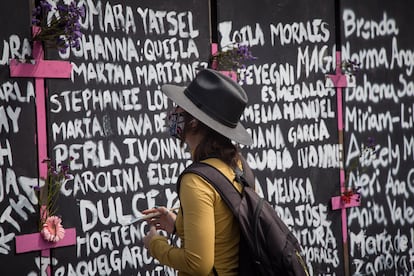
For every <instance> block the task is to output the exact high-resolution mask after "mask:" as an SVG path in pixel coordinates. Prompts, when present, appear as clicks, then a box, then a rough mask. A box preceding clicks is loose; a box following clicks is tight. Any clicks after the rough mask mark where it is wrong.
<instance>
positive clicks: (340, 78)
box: [326, 51, 360, 276]
mask: <svg viewBox="0 0 414 276" xmlns="http://www.w3.org/2000/svg"><path fill="white" fill-rule="evenodd" d="M341 63H342V62H341V52H340V51H337V52H336V71H335V73H336V74H335V75H328V78H327V81H331V82H332V83H329V82H328V83H327V85H326V86H330V87H336V100H337V101H336V102H337V114H338V140H339V159H340V160H339V162H340V163H339V165H340V169H339V181H340V188H341V194H343V193H345V191H346V188H345V169H344V167H345V166H344V153H343V149H344V127H343V115H342V113H343V108H342V88H344V87H352V86H354V85H355V78H354V77H353V76H349V75H344V74H342V70H341ZM359 199H360V196H359V195H358V194H354V195H352V196H351V197H349V198H348V200H347V202H344V201H343V199H342V197H341V196H335V197H332V199H331V203H332V209H333V210H338V209H341V216H342V241H343V245H344V261H345V265H344V267H345V275H346V276H348V275H349V257H348V227H347V215H346V208H349V207H355V206H359V205H360V201H359Z"/></svg>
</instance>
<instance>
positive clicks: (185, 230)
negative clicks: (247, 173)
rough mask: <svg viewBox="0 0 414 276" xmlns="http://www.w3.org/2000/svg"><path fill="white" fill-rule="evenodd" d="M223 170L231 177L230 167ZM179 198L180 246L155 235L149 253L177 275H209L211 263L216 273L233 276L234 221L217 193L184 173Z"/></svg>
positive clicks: (236, 238)
mask: <svg viewBox="0 0 414 276" xmlns="http://www.w3.org/2000/svg"><path fill="white" fill-rule="evenodd" d="M220 164H221V163H218V164H214V165H216V166H217V165H220ZM224 168H226V166H224ZM226 172H227V174H228V175H229V178H230V177H232V175H231V173H232V171H231V170H228V171H225V173H226ZM233 177H234V175H233ZM180 201H181V210H180V211H179V213H178V216H177V221H176V227H177V234H178V235H179V236H180V238H181V242H182V244H181V248H177V247H174V246H172V245H170V244H169V243H168V240H167V239H166V238H165V237H161V236H156V237H154V238H153V239H152V240H151V242H150V253H151V255H152V256H154V257H155V258H157V259H158V260H159V261H160V263H161V264H164V265H167V266H170V267H173V268H174V269H177V270H178V271H179V275H180V276H184V275H185V276H187V275H213V273H212V269H213V266H214V267H215V268H216V269H217V271H218V272H219V274H220V275H237V266H238V242H239V228H238V223H237V221H236V220H235V219H234V217H233V215H232V213H231V211H230V210H229V209H228V208H227V206H226V205H225V203H224V202H223V201H222V199H221V197H220V195H219V194H218V192H217V191H216V190H215V189H214V188H213V187H212V186H211V185H210V184H209V183H208V182H206V181H205V180H204V179H202V178H201V177H199V176H198V175H195V174H192V173H188V174H185V175H184V176H183V177H182V179H181V187H180Z"/></svg>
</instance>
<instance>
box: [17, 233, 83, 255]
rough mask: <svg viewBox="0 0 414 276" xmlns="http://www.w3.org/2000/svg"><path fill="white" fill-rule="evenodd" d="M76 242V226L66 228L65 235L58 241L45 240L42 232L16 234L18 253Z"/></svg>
mask: <svg viewBox="0 0 414 276" xmlns="http://www.w3.org/2000/svg"><path fill="white" fill-rule="evenodd" d="M74 244H76V228H68V229H65V237H64V238H63V239H62V240H60V241H58V242H48V241H45V240H44V239H43V237H42V235H41V234H40V233H32V234H27V235H20V236H16V253H25V252H31V251H39V250H42V251H43V250H49V249H52V248H59V247H64V246H70V245H74ZM42 256H43V255H42Z"/></svg>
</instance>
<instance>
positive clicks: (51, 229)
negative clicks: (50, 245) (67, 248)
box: [40, 216, 65, 242]
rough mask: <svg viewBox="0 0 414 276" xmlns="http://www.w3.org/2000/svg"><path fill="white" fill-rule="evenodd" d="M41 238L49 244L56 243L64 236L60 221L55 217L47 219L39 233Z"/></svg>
mask: <svg viewBox="0 0 414 276" xmlns="http://www.w3.org/2000/svg"><path fill="white" fill-rule="evenodd" d="M40 233H41V234H42V236H43V238H44V239H45V240H47V241H50V242H58V241H60V240H61V239H63V237H64V236H65V229H64V228H63V226H62V220H61V219H60V218H59V217H57V216H51V217H48V218H47V219H46V221H45V223H44V224H43V228H42V230H41V231H40Z"/></svg>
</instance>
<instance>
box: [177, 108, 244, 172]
mask: <svg viewBox="0 0 414 276" xmlns="http://www.w3.org/2000/svg"><path fill="white" fill-rule="evenodd" d="M184 118H185V119H184V120H185V126H184V137H185V135H186V134H187V133H188V132H189V131H194V132H201V133H202V134H203V139H202V140H201V141H200V143H199V144H198V146H197V147H196V148H195V150H194V152H193V161H195V162H199V161H201V160H204V159H207V158H211V157H214V158H218V159H221V160H222V161H223V162H224V163H226V164H227V165H228V166H230V167H232V168H236V167H237V166H238V162H239V160H240V153H239V148H238V147H237V146H236V145H235V144H233V143H232V142H231V140H230V139H229V138H227V137H225V136H223V135H221V134H220V133H218V132H217V131H215V130H213V129H212V128H210V127H208V126H206V125H205V124H203V123H202V122H200V121H198V124H197V126H196V127H190V121H192V120H193V119H194V117H193V116H191V114H189V113H187V112H186V113H185V115H184Z"/></svg>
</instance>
